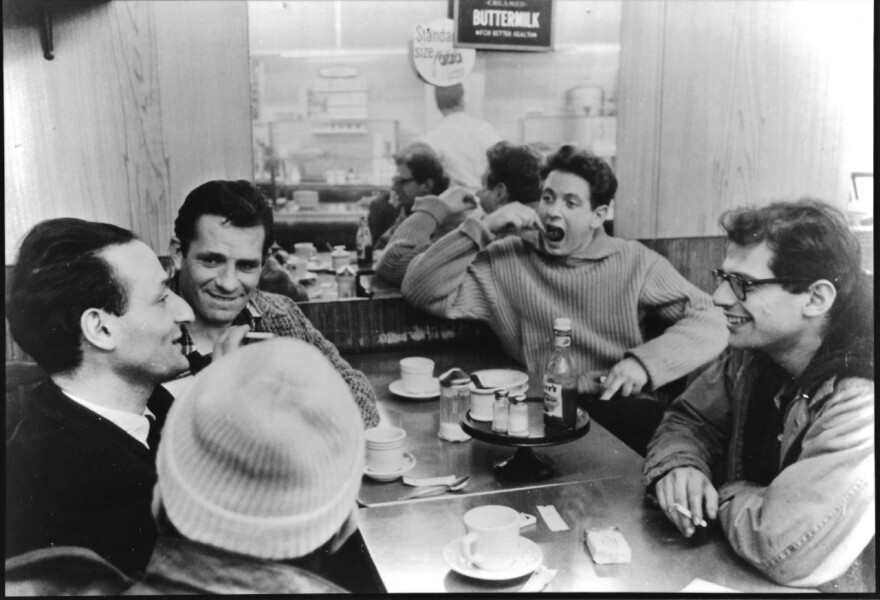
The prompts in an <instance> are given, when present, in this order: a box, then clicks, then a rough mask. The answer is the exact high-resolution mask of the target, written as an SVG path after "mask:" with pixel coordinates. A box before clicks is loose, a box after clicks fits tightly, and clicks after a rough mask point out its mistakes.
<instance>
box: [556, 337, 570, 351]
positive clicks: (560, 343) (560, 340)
mask: <svg viewBox="0 0 880 600" xmlns="http://www.w3.org/2000/svg"><path fill="white" fill-rule="evenodd" d="M569 346H571V336H570V335H557V336H556V347H557V348H568V347H569Z"/></svg>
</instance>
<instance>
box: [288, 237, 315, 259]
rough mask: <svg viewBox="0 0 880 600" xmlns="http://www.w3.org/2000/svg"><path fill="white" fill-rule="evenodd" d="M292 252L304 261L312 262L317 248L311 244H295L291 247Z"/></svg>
mask: <svg viewBox="0 0 880 600" xmlns="http://www.w3.org/2000/svg"><path fill="white" fill-rule="evenodd" d="M293 251H294V253H295V254H296V255H297V256H299V257H300V258H301V259H303V260H305V261H309V260H314V259H315V256H317V254H318V250H317V248H315V245H314V244H313V243H311V242H297V243H296V244H294V245H293Z"/></svg>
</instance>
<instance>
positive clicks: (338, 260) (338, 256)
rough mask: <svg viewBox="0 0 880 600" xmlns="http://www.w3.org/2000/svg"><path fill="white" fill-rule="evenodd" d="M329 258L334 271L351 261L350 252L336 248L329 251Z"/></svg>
mask: <svg viewBox="0 0 880 600" xmlns="http://www.w3.org/2000/svg"><path fill="white" fill-rule="evenodd" d="M330 260H331V262H332V263H333V270H334V271H336V270H338V269H341V268H342V267H344V266H346V265H347V264H349V263H350V262H351V252H348V251H347V250H340V249H338V248H337V249H336V250H334V251H333V252H331V253H330Z"/></svg>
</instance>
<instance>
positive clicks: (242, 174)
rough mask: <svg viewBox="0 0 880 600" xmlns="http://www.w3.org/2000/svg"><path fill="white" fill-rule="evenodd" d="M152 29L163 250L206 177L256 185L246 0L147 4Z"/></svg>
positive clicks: (160, 251)
mask: <svg viewBox="0 0 880 600" xmlns="http://www.w3.org/2000/svg"><path fill="white" fill-rule="evenodd" d="M150 8H151V10H152V14H153V16H154V19H155V23H156V38H157V44H156V46H157V48H158V59H157V62H158V65H159V73H160V75H159V83H160V90H161V97H160V100H161V109H162V121H161V126H162V137H163V139H164V140H165V148H166V151H167V161H168V171H169V174H170V186H169V201H168V202H167V203H166V205H165V207H164V208H165V212H166V215H167V216H166V219H165V222H164V223H163V225H164V229H163V230H162V231H161V232H160V234H159V241H160V245H159V247H158V248H157V251H158V252H159V253H160V254H161V253H164V252H167V248H168V240H169V239H170V236H171V231H172V226H173V223H174V218H175V217H176V216H177V210H178V208H179V207H180V205H181V204H182V203H183V200H184V198H185V197H186V195H187V194H188V193H189V192H190V191H191V190H192V189H193V188H195V187H196V186H198V185H200V184H202V183H204V182H206V181H209V180H211V179H247V180H252V179H253V148H252V146H253V144H252V142H251V137H252V131H251V108H250V57H249V52H248V12H247V11H248V8H247V3H246V2H228V1H214V2H205V1H201V0H198V1H182V2H150Z"/></svg>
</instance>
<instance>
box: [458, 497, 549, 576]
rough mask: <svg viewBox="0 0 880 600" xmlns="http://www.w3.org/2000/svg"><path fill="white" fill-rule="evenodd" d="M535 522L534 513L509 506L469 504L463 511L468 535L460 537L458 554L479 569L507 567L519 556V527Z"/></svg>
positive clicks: (488, 569) (489, 569) (498, 569)
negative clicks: (467, 508) (468, 508)
mask: <svg viewBox="0 0 880 600" xmlns="http://www.w3.org/2000/svg"><path fill="white" fill-rule="evenodd" d="M534 522H535V517H534V516H532V515H527V514H521V513H520V512H519V511H516V510H514V509H512V508H510V507H509V506H501V505H498V504H488V505H485V506H478V507H476V508H472V509H470V510H469V511H467V512H466V513H465V514H464V526H465V528H466V529H467V535H465V536H464V537H463V538H461V554H462V556H464V557H465V559H466V560H467V561H468V562H469V563H471V564H473V565H474V566H475V567H477V568H478V569H485V570H487V571H500V570H503V569H506V568H508V567H510V566H511V565H512V564H513V561H514V560H516V558H517V556H518V553H519V545H518V544H517V540H518V538H519V529H520V527H525V526H526V525H531V524H532V523H534Z"/></svg>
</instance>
